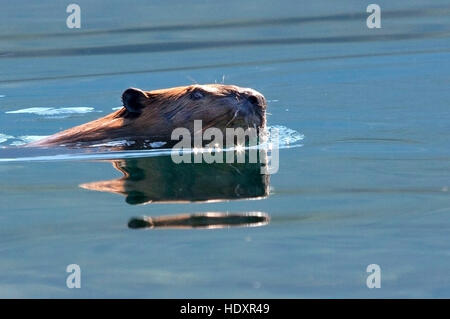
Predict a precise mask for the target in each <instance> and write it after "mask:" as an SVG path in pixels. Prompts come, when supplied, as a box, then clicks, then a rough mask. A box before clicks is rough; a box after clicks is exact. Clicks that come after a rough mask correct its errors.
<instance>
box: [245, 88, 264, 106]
mask: <svg viewBox="0 0 450 319" xmlns="http://www.w3.org/2000/svg"><path fill="white" fill-rule="evenodd" d="M244 94H245V96H246V98H247V100H248V101H249V102H250V103H251V104H253V105H255V106H260V107H265V106H266V99H265V98H264V96H263V95H262V94H261V93H259V92H256V91H255V90H251V91H246V92H245V93H244Z"/></svg>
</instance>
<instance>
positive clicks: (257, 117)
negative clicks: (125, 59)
mask: <svg viewBox="0 0 450 319" xmlns="http://www.w3.org/2000/svg"><path fill="white" fill-rule="evenodd" d="M122 102H123V108H121V109H120V110H118V111H116V112H114V113H112V114H109V115H107V116H105V117H103V118H100V119H98V120H95V121H92V122H89V123H86V124H83V125H80V126H77V127H74V128H71V129H68V130H66V131H63V132H60V133H57V134H55V135H52V136H50V137H49V138H46V139H44V140H41V141H38V142H37V143H34V144H33V145H30V146H49V145H61V144H64V145H73V144H76V145H83V144H84V143H89V144H91V143H92V142H98V141H108V140H117V139H122V140H123V139H127V140H134V141H139V140H141V141H144V140H145V141H150V142H152V141H165V142H167V141H170V140H171V134H172V131H173V130H174V129H176V128H187V129H188V130H189V131H190V132H193V128H194V120H202V128H203V130H205V129H207V128H210V127H215V128H218V129H220V130H222V131H225V129H226V128H238V127H241V128H243V129H244V130H245V129H247V128H257V129H259V128H263V127H264V126H265V123H266V116H265V113H266V100H265V98H264V96H263V95H262V94H261V93H259V92H257V91H255V90H253V89H249V88H240V87H238V86H234V85H223V84H207V85H197V84H196V85H189V86H182V87H175V88H169V89H161V90H153V91H143V90H141V89H137V88H129V89H127V90H125V91H124V92H123V94H122Z"/></svg>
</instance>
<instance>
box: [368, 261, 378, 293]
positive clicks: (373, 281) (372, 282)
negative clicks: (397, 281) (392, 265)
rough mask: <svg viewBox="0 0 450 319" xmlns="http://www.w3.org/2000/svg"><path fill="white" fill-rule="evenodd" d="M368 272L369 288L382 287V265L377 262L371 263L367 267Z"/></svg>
mask: <svg viewBox="0 0 450 319" xmlns="http://www.w3.org/2000/svg"><path fill="white" fill-rule="evenodd" d="M366 272H368V273H370V275H369V276H367V280H366V285H367V288H370V289H372V288H381V267H380V266H379V265H377V264H370V265H369V266H367V268H366Z"/></svg>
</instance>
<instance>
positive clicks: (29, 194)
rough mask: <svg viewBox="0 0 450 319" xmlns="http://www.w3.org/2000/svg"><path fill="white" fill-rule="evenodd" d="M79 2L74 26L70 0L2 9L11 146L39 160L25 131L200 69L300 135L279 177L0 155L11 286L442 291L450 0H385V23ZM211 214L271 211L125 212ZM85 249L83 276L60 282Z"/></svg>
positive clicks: (236, 9) (337, 293) (357, 9)
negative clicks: (75, 283) (75, 282)
mask: <svg viewBox="0 0 450 319" xmlns="http://www.w3.org/2000/svg"><path fill="white" fill-rule="evenodd" d="M77 3H78V4H79V5H80V6H81V8H82V19H83V20H82V28H81V29H80V30H69V29H67V28H66V26H65V19H66V16H67V14H66V13H65V4H64V3H59V4H55V3H54V2H53V1H39V2H33V3H30V2H29V1H15V2H10V3H4V4H2V8H3V10H2V11H1V12H0V25H1V28H0V43H1V46H0V142H1V146H2V147H7V148H3V149H0V159H8V158H9V159H11V158H15V157H23V156H25V155H26V156H31V157H33V156H34V157H36V156H40V155H43V154H41V153H39V152H38V151H36V153H32V154H28V153H27V154H25V151H24V150H22V149H20V148H19V147H18V146H17V142H19V144H20V142H21V141H22V142H23V141H26V140H27V138H28V139H30V138H31V139H33V137H36V136H47V135H50V134H52V133H54V132H57V131H59V130H61V129H64V128H68V127H71V126H74V125H77V124H81V123H84V122H87V121H90V120H93V119H95V118H97V117H99V116H103V115H105V114H107V113H109V112H111V111H112V109H113V108H115V107H118V106H120V95H121V93H122V91H123V90H124V89H125V88H127V87H130V86H133V87H140V88H143V89H147V90H151V89H157V88H164V87H172V86H178V85H186V84H189V83H195V82H198V83H214V82H224V83H226V84H236V85H239V86H243V87H252V88H254V89H257V90H258V91H260V92H262V93H263V94H264V95H265V96H266V98H267V99H268V101H269V103H268V112H269V113H270V114H269V116H268V124H269V125H281V126H284V127H286V128H289V129H291V130H294V131H296V132H299V134H303V135H304V140H303V141H302V142H301V143H302V144H303V147H295V148H283V149H281V150H280V169H279V171H278V173H276V174H273V175H271V176H270V177H269V178H264V177H263V176H261V175H260V174H255V169H256V168H258V167H245V168H241V169H240V170H239V172H242V173H243V174H238V173H237V172H236V171H235V170H233V169H231V170H230V168H223V166H221V167H216V168H214V167H213V168H210V167H195V168H193V167H187V168H184V169H183V170H182V171H181V173H179V174H178V175H174V172H177V171H176V169H174V168H173V167H172V166H171V164H170V161H168V158H167V156H162V155H161V156H157V157H151V156H148V154H144V155H143V156H133V158H131V159H130V158H121V156H120V155H118V156H117V157H116V156H115V157H114V159H113V160H112V161H111V159H110V160H106V159H103V160H94V159H86V158H72V160H55V158H54V157H53V158H52V156H54V155H58V154H60V153H59V150H54V151H47V153H45V154H44V155H46V156H50V158H46V159H44V160H39V161H27V160H25V161H24V160H21V161H13V162H12V161H3V162H1V163H0V176H1V177H2V178H1V179H0V194H1V196H0V296H1V297H63V298H72V297H88V298H89V297H155V298H156V297H158V298H166V297H168V298H171V297H182V298H184V297H190V298H193V297H200V298H201V297H265V298H266V297H267V298H284V297H288V298H299V297H357V298H372V297H426V298H428V297H437V298H444V297H446V298H448V297H450V288H449V287H450V278H449V275H448V271H449V269H450V246H449V244H448V240H447V238H448V233H449V226H450V218H449V213H450V198H449V194H450V193H449V188H450V138H449V131H450V90H449V84H450V76H449V74H450V64H449V59H450V41H449V36H450V7H449V5H448V2H447V1H433V2H432V3H430V2H429V1H421V0H415V1H408V2H407V3H403V2H398V3H397V2H396V3H392V1H378V2H377V3H378V4H379V5H380V6H381V8H382V28H381V29H378V30H369V29H368V28H367V27H366V24H365V19H366V16H367V13H366V12H365V9H366V8H365V5H364V4H362V3H361V2H360V1H339V2H337V1H331V0H330V1H324V0H321V1H318V2H303V1H281V2H280V1H258V2H254V1H247V2H242V1H226V2H220V3H218V2H214V1H196V2H195V4H192V5H189V6H186V2H185V1H170V2H166V1H151V2H147V1H132V2H131V3H127V4H125V3H123V2H122V1H108V2H105V1H84V0H83V1H81V0H80V1H78V2H77ZM30 109H31V110H30ZM14 142H16V143H15V144H14ZM11 144H13V145H11ZM15 145H16V146H15ZM48 152H50V153H48ZM123 157H124V156H123ZM113 165H114V166H113ZM124 172H125V173H126V172H128V173H131V174H130V176H131V177H129V178H128V179H127V178H126V177H124ZM157 172H160V174H157ZM183 174H186V175H183ZM189 174H190V175H189ZM191 180H192V181H195V183H193V182H192V183H191V182H190V181H191ZM146 183H149V184H146ZM221 183H222V184H221ZM155 184H157V185H160V187H159V188H158V187H156V186H155ZM88 185H89V186H88ZM149 185H150V186H151V187H149ZM218 185H224V186H223V187H221V188H219V187H217V186H218ZM214 186H215V187H214ZM238 186H239V187H238ZM180 187H181V190H180ZM236 187H237V190H236ZM219 190H223V192H222V193H220V192H219ZM152 191H153V192H152ZM199 194H200V195H202V197H198V195H199ZM183 196H184V197H183ZM194 197H195V198H194ZM193 198H194V199H195V200H198V202H190V201H189V200H192V199H193ZM208 198H213V199H215V200H210V201H209V200H207V199H208ZM143 203H147V204H146V205H143ZM207 212H216V213H233V214H246V213H249V212H259V213H262V214H267V216H270V222H269V223H268V224H264V225H260V226H259V227H225V228H214V229H193V228H188V229H185V228H183V229H166V228H158V229H149V230H142V229H132V228H129V227H128V222H129V220H130V219H131V218H133V217H135V216H150V217H161V216H163V217H164V216H174V215H182V214H196V213H207ZM74 263H75V264H78V265H80V267H81V269H82V288H81V289H68V288H67V287H66V276H67V275H68V274H67V273H66V272H65V270H66V266H67V265H69V264H74ZM369 264H378V265H380V267H381V269H382V287H381V288H380V289H368V288H367V286H366V278H367V275H368V274H367V273H366V267H367V265H369Z"/></svg>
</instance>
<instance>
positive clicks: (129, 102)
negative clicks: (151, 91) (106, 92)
mask: <svg viewBox="0 0 450 319" xmlns="http://www.w3.org/2000/svg"><path fill="white" fill-rule="evenodd" d="M146 99H147V95H146V94H145V92H144V91H142V90H140V89H136V88H129V89H126V90H125V91H124V92H123V93H122V103H123V106H125V108H126V109H127V111H128V112H131V113H141V111H142V109H143V108H144V107H145V105H146V104H145V100H146Z"/></svg>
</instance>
